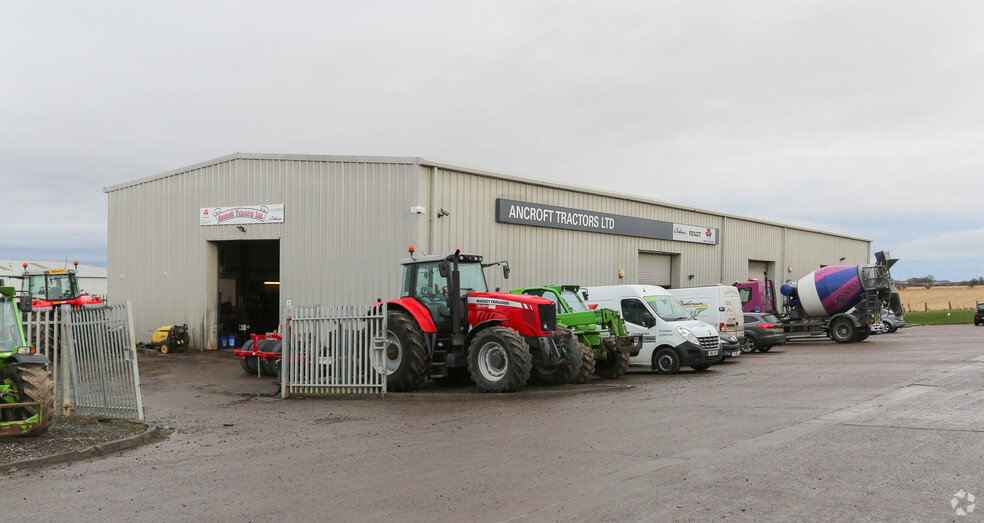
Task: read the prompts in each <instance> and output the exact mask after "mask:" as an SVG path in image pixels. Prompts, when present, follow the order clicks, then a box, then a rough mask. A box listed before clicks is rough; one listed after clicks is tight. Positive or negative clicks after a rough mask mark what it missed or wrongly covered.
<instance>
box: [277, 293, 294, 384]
mask: <svg viewBox="0 0 984 523" xmlns="http://www.w3.org/2000/svg"><path fill="white" fill-rule="evenodd" d="M283 310H284V313H283V316H282V317H281V319H280V324H281V325H283V332H281V333H280V338H281V340H280V355H281V358H280V398H281V399H287V396H288V394H287V389H288V388H289V387H288V384H287V381H288V379H287V377H288V376H290V361H291V351H290V346H291V345H290V342H291V336H290V318H291V316H293V307H292V306H291V304H290V300H287V304H286V305H284V309H283Z"/></svg>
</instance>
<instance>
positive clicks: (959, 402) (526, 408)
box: [0, 325, 984, 521]
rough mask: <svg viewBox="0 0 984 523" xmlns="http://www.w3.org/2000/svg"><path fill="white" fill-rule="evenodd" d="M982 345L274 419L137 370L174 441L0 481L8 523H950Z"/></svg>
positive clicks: (982, 485)
mask: <svg viewBox="0 0 984 523" xmlns="http://www.w3.org/2000/svg"><path fill="white" fill-rule="evenodd" d="M982 336H984V329H982V328H979V327H978V328H974V326H973V325H966V326H963V325H958V326H945V327H944V326H941V327H911V328H907V329H903V330H900V331H899V332H897V333H894V334H881V335H875V336H871V337H870V338H869V339H868V340H867V341H865V342H862V343H857V344H849V345H838V344H835V343H833V342H829V341H815V342H795V343H791V344H788V345H785V346H781V347H776V348H774V349H773V350H772V351H771V352H768V353H755V354H746V355H742V356H741V357H739V358H737V360H728V361H727V362H725V363H724V364H721V365H716V366H713V367H711V369H710V370H709V371H707V372H703V373H696V372H691V371H689V370H687V371H684V372H681V373H680V374H678V375H674V376H661V375H657V374H655V373H651V372H647V371H645V370H642V369H635V368H633V370H632V371H630V374H629V375H627V376H626V377H624V378H623V379H620V380H605V381H593V382H592V383H590V384H588V385H579V386H564V387H550V388H545V387H534V388H531V389H528V390H527V391H525V392H521V393H516V394H503V395H488V394H478V393H471V392H470V390H471V389H470V388H468V387H461V388H455V389H442V388H438V387H428V388H426V389H424V390H422V391H420V392H417V393H413V394H390V395H388V396H387V397H386V398H385V399H371V400H326V399H310V398H309V399H288V400H282V399H280V398H279V397H274V396H273V395H272V393H273V392H274V391H275V383H274V380H272V379H271V378H257V377H255V376H248V375H246V374H244V373H243V372H242V370H241V369H240V367H239V362H238V361H237V360H236V359H235V358H234V356H233V355H232V354H231V352H225V351H223V352H212V353H200V354H196V353H185V354H172V355H167V356H161V355H154V356H152V357H141V361H140V363H141V380H142V382H143V390H144V403H145V406H146V412H147V418H148V421H149V422H151V423H155V424H157V425H159V426H162V427H170V430H171V434H170V436H169V437H168V438H167V439H166V440H163V441H158V442H155V443H152V444H149V445H146V446H143V447H139V448H136V449H131V450H127V451H123V452H120V453H117V454H112V455H109V456H106V457H102V458H98V459H91V460H86V461H80V462H75V463H69V464H63V465H55V466H49V467H45V468H42V469H39V470H21V471H17V472H13V473H8V474H4V475H0V487H2V488H3V492H4V496H3V509H2V510H0V513H2V515H3V519H4V520H5V521H35V520H37V519H38V518H39V517H41V518H43V519H48V520H69V521H79V520H90V521H91V520H97V519H98V520H108V521H117V520H126V521H188V520H215V521H240V520H241V521H245V520H250V521H266V520H294V521H327V520H332V521H379V520H387V519H389V520H397V521H425V520H427V521H433V520H441V521H506V520H514V519H519V520H523V521H553V520H565V521H599V520H607V521H624V520H660V521H663V520H712V519H715V520H716V519H730V520H757V521H762V520H774V521H790V520H818V519H819V520H857V519H873V520H899V519H905V520H933V521H939V520H949V519H954V518H959V517H960V512H961V511H962V512H964V513H968V512H969V515H970V518H968V519H972V518H973V517H975V516H977V517H979V516H980V513H984V508H982V509H981V510H980V511H978V512H973V511H972V509H973V508H975V507H973V506H972V504H971V503H970V497H971V496H974V497H977V496H981V495H984V466H982V463H984V338H982Z"/></svg>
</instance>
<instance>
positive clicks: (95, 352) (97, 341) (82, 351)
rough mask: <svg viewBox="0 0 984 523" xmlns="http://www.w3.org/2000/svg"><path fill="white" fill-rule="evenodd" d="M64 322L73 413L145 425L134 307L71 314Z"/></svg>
mask: <svg viewBox="0 0 984 523" xmlns="http://www.w3.org/2000/svg"><path fill="white" fill-rule="evenodd" d="M64 319H65V333H66V336H65V341H66V344H65V351H64V352H65V353H67V356H68V357H67V358H66V359H67V360H68V368H69V374H70V376H71V387H72V394H71V396H72V401H71V403H72V404H73V406H74V408H75V412H76V413H77V414H83V415H90V416H109V417H114V418H123V419H138V420H142V419H144V412H143V399H142V396H141V391H140V373H139V371H138V369H137V348H136V343H134V335H133V314H132V312H131V309H130V302H126V303H124V304H120V305H114V306H109V307H102V308H98V309H85V308H82V309H70V310H68V311H67V313H66V314H65V316H64Z"/></svg>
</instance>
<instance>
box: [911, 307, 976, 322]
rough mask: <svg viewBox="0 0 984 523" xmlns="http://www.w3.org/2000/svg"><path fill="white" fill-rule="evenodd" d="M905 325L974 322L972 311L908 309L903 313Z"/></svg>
mask: <svg viewBox="0 0 984 523" xmlns="http://www.w3.org/2000/svg"><path fill="white" fill-rule="evenodd" d="M905 323H906V325H954V324H960V323H969V324H971V325H973V324H974V311H972V310H969V311H968V310H962V311H929V312H917V311H910V312H907V313H905Z"/></svg>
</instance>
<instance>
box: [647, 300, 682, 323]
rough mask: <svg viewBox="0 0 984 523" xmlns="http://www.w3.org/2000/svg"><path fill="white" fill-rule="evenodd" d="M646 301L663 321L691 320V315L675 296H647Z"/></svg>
mask: <svg viewBox="0 0 984 523" xmlns="http://www.w3.org/2000/svg"><path fill="white" fill-rule="evenodd" d="M646 303H648V304H649V307H651V308H652V309H653V311H654V312H655V313H656V315H657V316H659V317H660V318H662V319H663V321H680V320H689V319H691V318H690V315H689V314H687V311H686V310H685V309H684V308H683V305H680V302H679V301H677V299H676V298H674V297H673V296H646Z"/></svg>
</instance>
